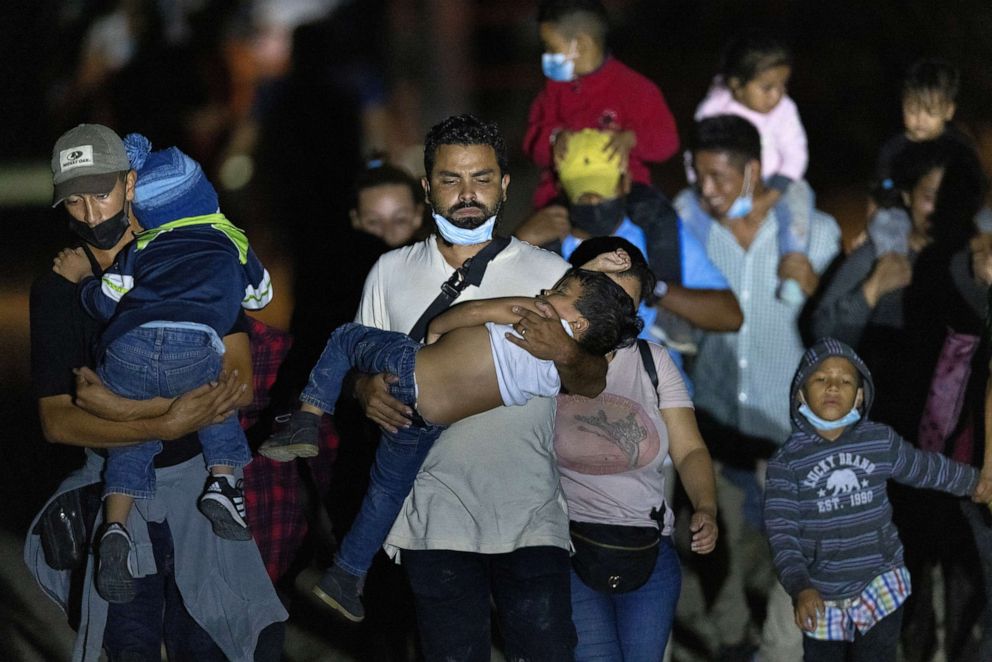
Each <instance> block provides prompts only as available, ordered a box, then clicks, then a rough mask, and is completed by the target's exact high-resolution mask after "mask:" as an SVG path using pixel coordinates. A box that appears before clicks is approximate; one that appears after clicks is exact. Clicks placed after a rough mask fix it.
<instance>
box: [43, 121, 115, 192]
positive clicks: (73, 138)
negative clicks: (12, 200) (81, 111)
mask: <svg viewBox="0 0 992 662" xmlns="http://www.w3.org/2000/svg"><path fill="white" fill-rule="evenodd" d="M130 169H131V164H130V163H129V162H128V159H127V154H126V153H125V152H124V142H123V141H122V140H121V139H120V136H118V135H117V134H116V133H115V132H114V131H113V130H111V129H108V128H107V127H105V126H103V125H102V124H80V125H79V126H77V127H76V128H74V129H70V130H69V131H66V132H65V133H63V134H62V137H60V138H59V139H58V140H57V141H56V142H55V147H54V148H53V149H52V184H54V186H55V192H54V195H53V196H52V206H53V207H55V206H57V205H58V204H59V203H60V202H62V201H63V200H65V199H66V198H67V197H68V196H70V195H74V194H80V193H109V192H110V191H111V190H113V188H114V185H115V184H116V183H117V178H118V173H120V172H126V171H128V170H130Z"/></svg>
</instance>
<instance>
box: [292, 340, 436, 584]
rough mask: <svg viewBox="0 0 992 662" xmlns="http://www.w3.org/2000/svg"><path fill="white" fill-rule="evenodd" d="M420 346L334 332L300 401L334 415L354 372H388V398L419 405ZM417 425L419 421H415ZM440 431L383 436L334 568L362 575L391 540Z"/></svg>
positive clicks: (422, 426) (422, 428)
mask: <svg viewBox="0 0 992 662" xmlns="http://www.w3.org/2000/svg"><path fill="white" fill-rule="evenodd" d="M420 347H421V344H420V343H418V342H415V341H413V340H411V339H410V337H409V336H407V335H405V334H402V333H397V332H395V331H383V330H381V329H375V328H372V327H368V326H362V325H361V324H344V325H342V326H340V327H338V328H337V329H336V330H335V331H334V333H332V334H331V337H330V338H329V339H328V341H327V346H326V347H324V351H323V353H322V354H321V355H320V359H319V360H318V361H317V365H315V366H314V368H313V371H311V373H310V381H309V383H308V384H307V387H306V388H305V389H304V390H303V393H302V394H301V395H300V400H301V401H303V402H306V403H309V404H311V405H313V406H315V407H317V408H319V409H320V410H321V411H325V412H333V411H334V406H335V404H336V403H337V400H338V396H340V395H341V382H342V380H344V377H345V375H347V374H348V371H349V370H351V369H352V368H354V369H356V370H358V371H360V372H367V373H372V374H376V373H380V372H388V373H390V374H393V375H396V376H398V377H399V381H398V382H397V383H396V384H393V385H392V386H391V387H390V391H391V393H392V395H393V396H394V397H395V398H396V399H398V400H399V401H400V402H402V403H403V404H406V405H409V406H411V407H413V406H414V405H415V404H416V400H417V388H416V380H415V378H414V368H415V366H416V355H417V350H418V349H420ZM415 419H419V417H415ZM443 431H444V426H440V425H430V424H426V423H424V422H423V420H418V421H416V424H414V425H412V426H410V427H409V428H401V429H400V430H399V431H398V432H397V433H395V434H393V433H390V432H386V431H383V433H382V437H381V439H380V441H379V447H378V448H377V449H376V453H375V464H373V465H372V471H371V472H370V474H369V476H370V480H369V491H368V492H367V493H366V494H365V498H364V499H362V506H361V508H360V509H359V511H358V516H357V517H356V518H355V521H354V523H353V524H352V525H351V529H350V530H349V531H348V534H347V535H346V536H345V537H344V539H343V540H342V541H341V546H340V548H339V549H338V553H337V556H336V557H335V563H337V564H338V565H339V566H341V567H342V568H343V569H345V570H347V571H348V572H350V573H351V574H353V575H364V574H365V573H366V572H367V571H368V569H369V566H371V565H372V558H373V557H374V556H375V554H376V552H377V551H378V550H379V548H380V547H381V546H382V543H383V541H384V540H385V539H386V536H387V535H388V534H389V529H390V528H392V526H393V522H394V521H395V520H396V516H397V515H398V514H399V512H400V508H401V507H402V506H403V500H404V499H406V495H407V494H409V493H410V490H411V489H413V481H414V480H415V479H416V477H417V472H419V471H420V465H422V464H423V463H424V458H425V457H427V452H428V451H429V450H430V449H431V446H433V445H434V442H435V441H437V438H438V437H440V436H441V432H443Z"/></svg>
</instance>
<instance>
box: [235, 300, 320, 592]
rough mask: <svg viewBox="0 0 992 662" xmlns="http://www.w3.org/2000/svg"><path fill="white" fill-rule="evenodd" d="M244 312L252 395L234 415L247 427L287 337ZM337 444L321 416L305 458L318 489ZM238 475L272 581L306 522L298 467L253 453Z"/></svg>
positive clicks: (264, 398)
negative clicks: (315, 447) (316, 442)
mask: <svg viewBox="0 0 992 662" xmlns="http://www.w3.org/2000/svg"><path fill="white" fill-rule="evenodd" d="M246 317H247V319H248V336H249V338H250V343H251V360H252V375H253V381H254V391H255V398H254V400H253V401H252V403H251V404H250V405H248V406H247V407H245V408H244V409H242V410H241V412H240V415H241V427H243V428H245V429H248V428H250V427H251V426H252V425H255V424H256V423H257V422H258V421H259V418H260V414H261V413H262V411H263V410H265V408H266V407H268V405H269V389H271V388H272V384H273V383H274V382H275V380H276V374H277V373H278V372H279V366H280V365H281V364H282V361H283V359H285V358H286V353H287V352H288V351H289V347H290V345H291V344H292V338H291V337H290V335H289V334H287V333H284V332H282V331H280V330H278V329H275V328H273V327H271V326H268V325H266V324H263V323H262V322H260V321H258V320H256V319H254V318H253V317H248V316H246ZM264 436H268V434H265V435H264ZM337 447H338V436H337V433H335V431H334V427H333V426H332V425H331V421H330V417H327V416H325V417H324V418H323V420H322V421H321V426H320V453H319V454H318V455H317V457H312V458H309V459H307V460H306V463H307V464H308V465H309V468H310V475H311V476H312V478H313V481H314V483H315V484H316V489H317V492H318V493H319V494H321V495H323V494H325V493H326V492H327V489H328V486H329V484H330V480H331V465H332V464H333V462H334V458H335V455H336V454H337ZM244 481H245V482H244V492H245V509H246V510H247V513H248V525H249V527H250V528H251V534H252V537H253V538H254V539H255V544H256V545H258V551H259V553H261V555H262V561H263V562H264V563H265V568H266V570H267V571H268V573H269V578H270V579H272V582H273V583H275V582H277V581H278V580H279V579H280V578H281V577H282V575H283V574H284V573H285V572H286V571H287V570H289V567H290V565H291V564H292V563H293V560H294V559H295V558H296V553H297V551H299V548H300V545H301V544H302V543H303V539H304V537H305V536H306V534H307V530H308V528H309V527H308V522H307V513H306V511H305V501H306V499H305V495H304V487H303V486H302V485H301V484H300V481H301V476H300V467H299V466H298V463H297V462H295V461H294V462H276V461H275V460H270V459H269V458H267V457H263V456H261V455H255V456H254V457H252V460H251V463H250V464H248V465H247V466H246V467H245V478H244Z"/></svg>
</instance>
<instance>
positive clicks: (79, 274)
mask: <svg viewBox="0 0 992 662" xmlns="http://www.w3.org/2000/svg"><path fill="white" fill-rule="evenodd" d="M52 271H54V272H55V273H57V274H58V275H60V276H62V277H63V278H65V279H66V280H67V281H69V282H70V283H78V282H79V281H81V280H82V279H83V278H85V277H86V276H92V275H93V269H92V267H90V261H89V259H88V258H87V257H86V253H84V252H83V249H82V248H63V249H62V250H60V251H59V254H58V255H56V256H55V259H54V260H52Z"/></svg>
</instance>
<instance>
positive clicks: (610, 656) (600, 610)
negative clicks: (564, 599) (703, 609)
mask: <svg viewBox="0 0 992 662" xmlns="http://www.w3.org/2000/svg"><path fill="white" fill-rule="evenodd" d="M681 589H682V569H681V567H680V566H679V558H678V555H677V554H676V553H675V547H674V545H673V544H672V539H671V537H670V536H665V537H663V538H662V539H661V544H660V547H659V549H658V561H657V562H656V563H655V566H654V572H652V573H651V577H650V578H649V579H648V581H647V583H646V584H644V586H642V587H640V588H639V589H637V590H636V591H630V592H629V593H616V594H610V593H602V592H600V591H597V590H595V589H592V588H589V587H588V586H586V584H585V583H584V582H583V581H582V580H581V579H579V577H578V575H576V574H575V571H574V570H573V571H572V620H573V621H574V622H575V629H576V632H577V634H578V637H579V644H578V646H576V648H575V659H576V660H624V661H625V662H635V661H638V660H643V661H645V662H647V661H649V660H650V661H651V662H657V661H658V660H660V659H661V658H662V656H663V655H664V654H665V646H666V644H667V643H668V635H669V633H670V632H671V631H672V622H673V621H674V620H675V605H676V603H677V602H678V600H679V591H681Z"/></svg>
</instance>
